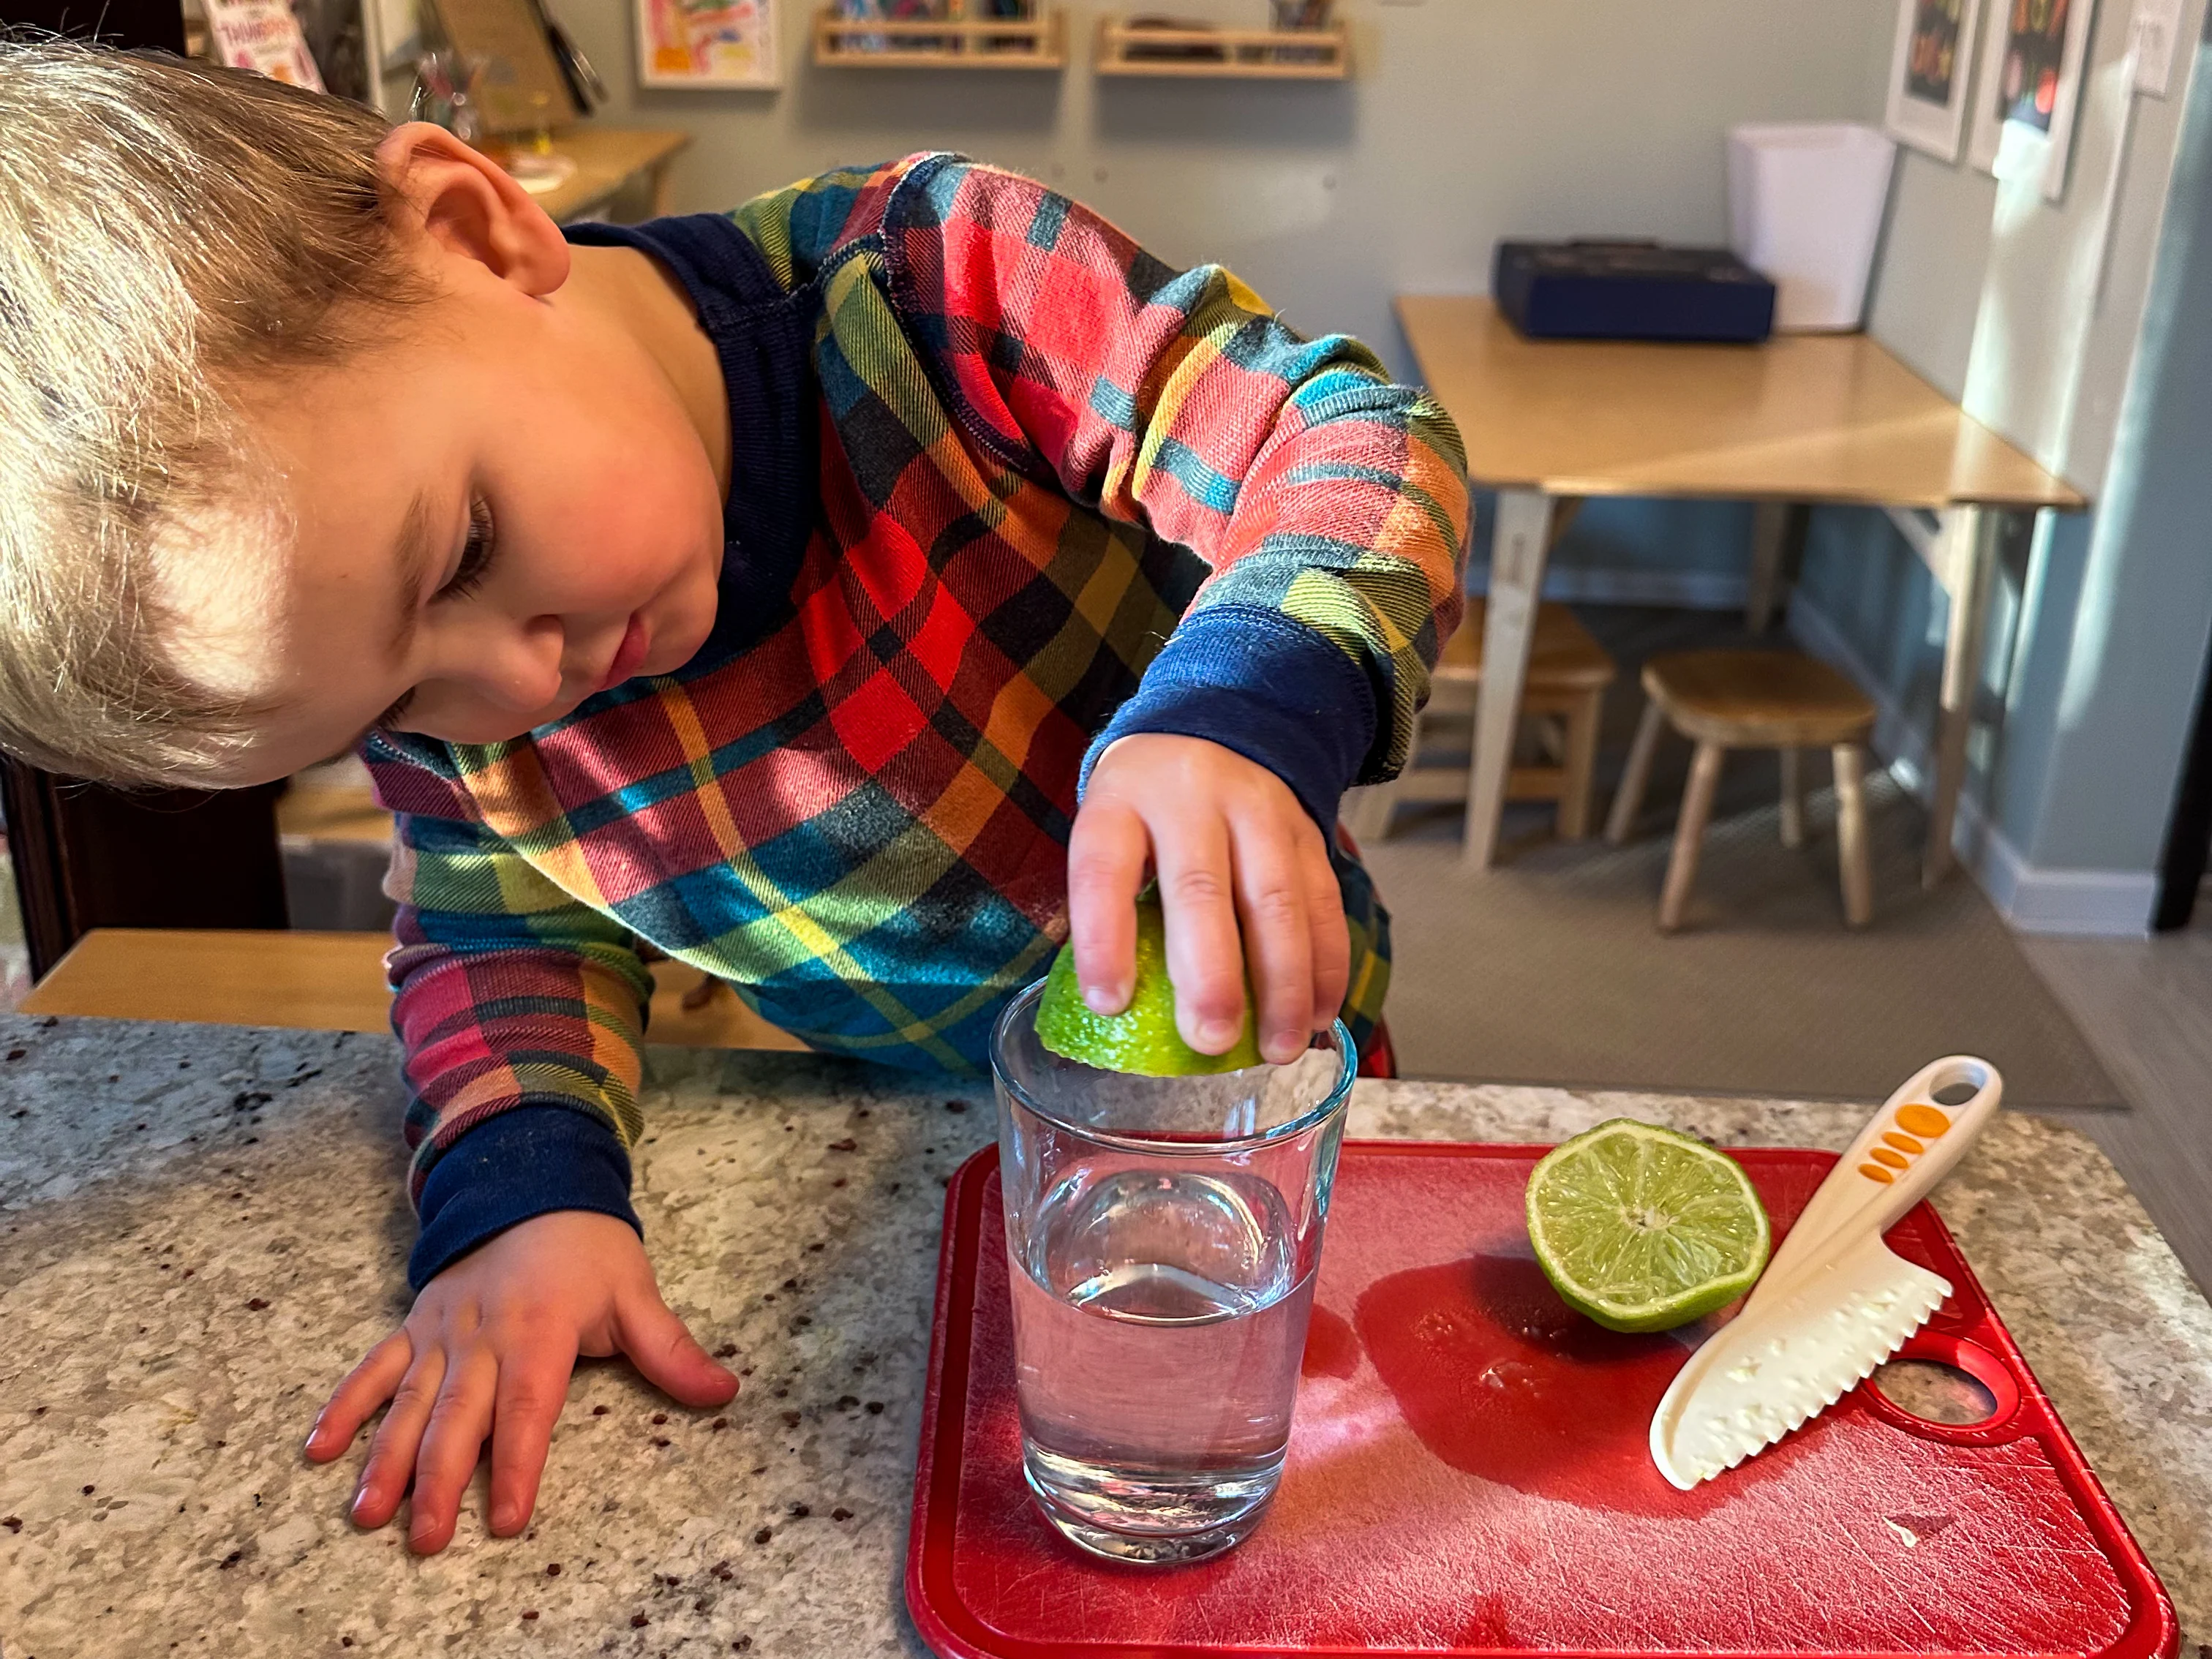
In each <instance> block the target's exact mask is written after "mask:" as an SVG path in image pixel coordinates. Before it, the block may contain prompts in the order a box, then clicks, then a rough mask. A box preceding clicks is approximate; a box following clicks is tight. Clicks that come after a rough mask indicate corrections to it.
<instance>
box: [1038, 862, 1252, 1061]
mask: <svg viewBox="0 0 2212 1659" xmlns="http://www.w3.org/2000/svg"><path fill="white" fill-rule="evenodd" d="M1036 1034H1037V1041H1038V1042H1042V1044H1044V1046H1045V1047H1046V1048H1049V1049H1051V1050H1052V1052H1053V1053H1054V1054H1060V1055H1062V1056H1064V1057H1065V1058H1066V1059H1069V1060H1080V1061H1081V1062H1082V1063H1083V1064H1084V1065H1085V1066H1097V1068H1098V1069H1099V1070H1100V1071H1102V1072H1133V1073H1136V1074H1137V1075H1138V1076H1139V1077H1201V1076H1205V1075H1206V1074H1208V1073H1214V1072H1234V1071H1238V1070H1241V1069H1242V1068H1243V1067H1244V1066H1257V1065H1259V1064H1260V1063H1261V1060H1260V1043H1259V1039H1258V1037H1257V1036H1256V1035H1255V1027H1254V1024H1253V1018H1252V987H1251V986H1250V985H1249V984H1247V985H1246V986H1245V987H1244V1030H1243V1031H1242V1032H1241V1033H1240V1034H1239V1035H1238V1036H1237V1042H1236V1046H1235V1047H1233V1048H1231V1049H1230V1050H1229V1052H1228V1053H1227V1054H1200V1053H1199V1051H1198V1050H1197V1049H1195V1048H1192V1047H1191V1046H1190V1044H1188V1042H1184V1041H1183V1040H1182V1033H1181V1032H1180V1031H1178V1030H1176V1018H1175V987H1174V986H1172V985H1170V984H1169V983H1168V935H1167V922H1166V920H1165V919H1164V917H1163V916H1162V915H1161V914H1160V905H1159V901H1158V899H1157V898H1150V897H1147V898H1143V899H1139V900H1138V902H1137V988H1136V993H1135V994H1134V995H1133V996H1132V997H1131V998H1130V999H1129V1006H1127V1008H1125V1009H1123V1010H1122V1011H1121V1012H1120V1013H1118V1014H1114V1015H1111V1016H1108V1015H1105V1014H1097V1013H1093V1012H1091V1009H1090V1008H1089V1006H1086V1005H1085V1002H1084V1000H1083V991H1082V987H1079V985H1078V984H1077V983H1076V981H1075V947H1074V946H1073V945H1061V946H1060V954H1059V955H1058V956H1057V957H1054V958H1053V963H1052V972H1051V973H1049V974H1048V975H1046V976H1045V981H1044V994H1043V995H1042V997H1040V998H1038V999H1037V1012H1036Z"/></svg>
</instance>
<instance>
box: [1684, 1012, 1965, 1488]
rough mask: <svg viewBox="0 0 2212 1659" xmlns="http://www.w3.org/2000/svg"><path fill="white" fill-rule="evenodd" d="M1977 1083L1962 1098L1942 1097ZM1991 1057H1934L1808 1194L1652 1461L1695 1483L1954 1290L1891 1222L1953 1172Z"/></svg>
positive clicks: (1836, 1389) (1829, 1400)
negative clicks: (1900, 1248)
mask: <svg viewBox="0 0 2212 1659" xmlns="http://www.w3.org/2000/svg"><path fill="white" fill-rule="evenodd" d="M1954 1085H1966V1086H1969V1087H1972V1089H1973V1091H1974V1093H1973V1095H1972V1098H1970V1099H1967V1100H1965V1101H1962V1102H1960V1103H1958V1104H1956V1105H1948V1106H1939V1105H1937V1104H1936V1103H1935V1100H1934V1097H1935V1095H1936V1093H1937V1092H1939V1091H1949V1090H1951V1089H1952V1088H1953V1087H1954ZM2003 1090H2004V1082H2003V1079H2002V1078H2001V1077H2000V1076H1999V1075H1998V1074H1997V1071H1996V1067H1995V1066H1991V1065H1990V1064H1989V1063H1988V1062H1987V1061H1986V1060H1976V1059H1974V1058H1972V1056H1970V1055H1964V1054H1954V1055H1952V1056H1950V1057H1949V1058H1948V1059H1944V1060H1937V1061H1936V1062H1935V1063H1934V1064H1933V1065H1931V1066H1926V1067H1924V1068H1923V1070H1922V1071H1921V1072H1920V1073H1917V1075H1916V1076H1914V1077H1913V1078H1912V1079H1911V1080H1910V1081H1908V1082H1907V1083H1906V1084H1905V1086H1904V1087H1903V1088H1900V1089H1899V1091H1897V1092H1896V1093H1895V1094H1893V1095H1892V1096H1891V1097H1889V1099H1888V1101H1887V1102H1886V1103H1884V1105H1883V1106H1882V1109H1881V1110H1880V1111H1878V1112H1876V1113H1875V1115H1874V1117H1873V1119H1872V1120H1871V1121H1869V1123H1868V1124H1867V1126H1866V1127H1865V1128H1864V1129H1863V1130H1862V1131H1860V1133H1859V1136H1858V1139H1857V1140H1855V1141H1853V1142H1852V1144H1851V1147H1850V1151H1848V1152H1845V1153H1844V1156H1843V1158H1841V1159H1840V1160H1838V1163H1837V1164H1836V1167H1835V1169H1834V1170H1832V1171H1831V1172H1830V1174H1829V1176H1828V1178H1827V1179H1826V1181H1824V1182H1821V1183H1820V1190H1819V1191H1818V1192H1816V1193H1814V1195H1813V1198H1812V1201H1811V1202H1810V1203H1808V1204H1807V1205H1806V1206H1805V1208H1804V1211H1803V1212H1802V1213H1801V1214H1800V1215H1799V1217H1798V1218H1797V1223H1796V1226H1794V1227H1792V1228H1791V1229H1790V1234H1789V1236H1788V1237H1786V1238H1785V1239H1784V1241H1783V1243H1782V1247H1781V1249H1778V1250H1777V1251H1776V1252H1775V1254H1774V1259H1773V1260H1772V1261H1771V1262H1769V1263H1768V1264H1767V1268H1766V1272H1765V1274H1764V1275H1762V1276H1761V1278H1760V1279H1759V1283H1758V1285H1756V1286H1755V1287H1754V1288H1753V1291H1752V1293H1751V1296H1750V1297H1749V1299H1748V1300H1747V1301H1746V1302H1745V1304H1744V1306H1743V1310H1742V1311H1741V1313H1740V1314H1738V1315H1737V1316H1736V1317H1735V1319H1734V1320H1732V1321H1730V1322H1729V1323H1728V1324H1726V1325H1724V1326H1723V1327H1722V1328H1721V1329H1720V1330H1719V1331H1718V1332H1717V1333H1716V1334H1714V1335H1713V1336H1712V1337H1711V1338H1710V1339H1709V1340H1707V1341H1706V1342H1705V1346H1703V1347H1700V1348H1699V1350H1698V1351H1697V1352H1695V1353H1693V1354H1692V1355H1691V1356H1690V1358H1689V1360H1688V1362H1687V1363H1686V1364H1685V1365H1684V1366H1683V1367H1682V1370H1680V1373H1679V1374H1677V1376H1675V1378H1674V1383H1673V1384H1672V1386H1670V1387H1669V1388H1668V1390H1667V1394H1666V1397H1665V1398H1664V1399H1662V1401H1660V1402H1659V1409H1658V1411H1657V1412H1656V1413H1654V1414H1653V1416H1652V1419H1651V1461H1652V1462H1654V1463H1655V1464H1656V1465H1657V1466H1658V1468H1659V1472H1660V1473H1661V1474H1663V1475H1665V1476H1666V1477H1667V1479H1668V1480H1670V1481H1672V1482H1673V1483H1674V1485H1675V1486H1679V1487H1680V1488H1681V1489H1682V1490H1683V1491H1685V1492H1687V1491H1689V1490H1690V1489H1691V1488H1692V1487H1693V1486H1696V1485H1698V1483H1699V1482H1700V1481H1702V1480H1711V1479H1712V1478H1713V1477H1714V1476H1715V1475H1717V1474H1720V1473H1721V1472H1722V1471H1723V1470H1724V1469H1730V1468H1735V1466H1736V1465H1737V1464H1739V1463H1741V1462H1743V1461H1744V1459H1746V1458H1747V1457H1751V1456H1753V1455H1756V1454H1758V1453H1759V1452H1761V1451H1764V1450H1765V1449H1766V1448H1767V1447H1769V1446H1771V1445H1772V1444H1773V1443H1775V1442H1776V1441H1778V1440H1779V1439H1781V1438H1782V1437H1783V1436H1784V1435H1786V1434H1788V1433H1790V1431H1792V1430H1794V1429H1796V1428H1797V1427H1799V1426H1800V1425H1802V1424H1803V1423H1805V1422H1806V1421H1807V1420H1808V1419H1810V1418H1813V1417H1815V1416H1817V1415H1818V1414H1819V1413H1821V1412H1824V1411H1826V1409H1827V1408H1828V1407H1830V1406H1832V1405H1833V1404H1834V1403H1835V1402H1836V1401H1838V1400H1839V1399H1841V1398H1842V1397H1843V1395H1844V1394H1845V1393H1846V1392H1847V1391H1848V1390H1850V1389H1852V1388H1854V1387H1856V1386H1857V1384H1858V1383H1860V1382H1862V1381H1863V1380H1864V1379H1865V1378H1866V1377H1867V1376H1869V1374H1870V1373H1872V1372H1873V1370H1875V1367H1877V1366H1879V1365H1880V1364H1881V1363H1882V1362H1883V1361H1884V1360H1885V1359H1887V1358H1889V1357H1890V1355H1892V1354H1893V1353H1894V1352H1897V1350H1898V1349H1899V1347H1901V1346H1903V1345H1904V1344H1905V1342H1906V1341H1907V1340H1909V1339H1910V1338H1911V1335H1912V1334H1913V1333H1914V1332H1915V1331H1917V1330H1918V1329H1919V1328H1920V1327H1921V1326H1922V1325H1923V1324H1924V1323H1926V1322H1927V1320H1928V1318H1929V1315H1931V1314H1933V1313H1934V1312H1935V1311H1936V1309H1938V1308H1939V1307H1941V1306H1942V1304H1943V1300H1944V1298H1945V1297H1948V1296H1949V1295H1950V1294H1951V1285H1950V1283H1949V1281H1948V1280H1947V1279H1943V1278H1942V1276H1941V1275H1939V1274H1936V1273H1930V1272H1929V1271H1928V1270H1927V1269H1926V1268H1925V1267H1917V1266H1915V1265H1914V1264H1913V1263H1911V1262H1909V1261H1905V1260H1904V1259H1903V1258H1901V1257H1899V1255H1896V1254H1895V1253H1894V1252H1893V1251H1892V1250H1891V1249H1889V1247H1888V1246H1887V1245H1886V1244H1885V1243H1882V1237H1881V1236H1882V1234H1883V1233H1884V1232H1885V1231H1887V1230H1888V1229H1889V1228H1890V1227H1891V1226H1893V1225H1895V1224H1896V1222H1897V1220H1898V1219H1899V1218H1900V1217H1901V1216H1903V1215H1904V1213H1905V1211H1907V1210H1909V1209H1911V1207H1912V1206H1913V1205H1915V1204H1917V1203H1918V1202H1919V1201H1920V1200H1921V1198H1922V1197H1923V1196H1924V1195H1925V1194H1927V1192H1928V1190H1929V1188H1932V1187H1933V1186H1934V1185H1935V1184H1936V1182H1938V1181H1940V1180H1942V1177H1943V1176H1944V1175H1945V1174H1946V1173H1948V1171H1949V1170H1950V1168H1951V1166H1952V1165H1953V1164H1955V1163H1956V1162H1957V1161H1958V1159H1959V1157H1960V1153H1962V1152H1964V1151H1965V1150H1966V1146H1968V1145H1969V1144H1970V1143H1971V1142H1972V1140H1973V1139H1974V1136H1975V1135H1976V1134H1977V1133H1978V1132H1979V1131H1980V1129H1981V1127H1982V1125H1983V1124H1984V1123H1985V1122H1987V1121H1988V1120H1989V1117H1990V1114H1991V1113H1993V1112H1994V1111H1996V1108H1997V1104H1998V1103H1999V1101H2000V1099H2001V1098H2002V1095H2003Z"/></svg>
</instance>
